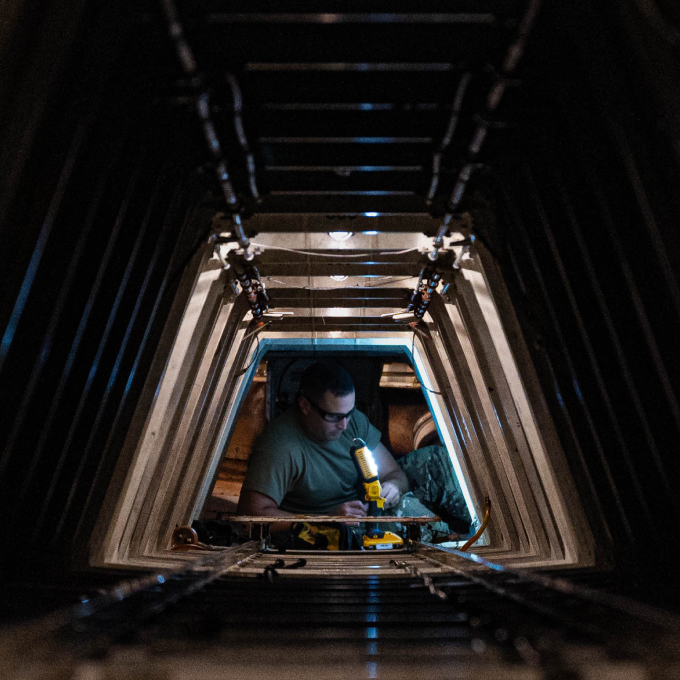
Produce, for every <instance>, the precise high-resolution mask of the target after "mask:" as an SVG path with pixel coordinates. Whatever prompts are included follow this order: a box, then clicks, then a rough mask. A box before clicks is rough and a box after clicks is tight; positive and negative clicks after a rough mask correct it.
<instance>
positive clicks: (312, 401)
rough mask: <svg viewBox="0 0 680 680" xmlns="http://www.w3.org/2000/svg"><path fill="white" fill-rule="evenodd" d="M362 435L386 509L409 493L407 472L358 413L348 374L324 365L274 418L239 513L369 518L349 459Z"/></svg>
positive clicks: (308, 373)
mask: <svg viewBox="0 0 680 680" xmlns="http://www.w3.org/2000/svg"><path fill="white" fill-rule="evenodd" d="M355 437H361V439H363V440H364V441H365V442H366V444H367V446H368V448H369V449H370V450H371V451H372V453H373V457H374V458H375V461H376V463H377V465H378V470H379V474H380V483H381V485H382V493H383V497H384V498H385V506H386V508H390V507H394V506H396V505H397V504H398V503H399V500H400V498H401V496H402V495H403V494H404V493H406V492H407V491H408V488H409V485H408V480H407V478H406V475H405V474H404V473H403V472H402V470H401V468H400V467H399V466H398V465H397V463H396V461H395V460H394V458H393V457H392V455H391V454H390V452H389V451H388V450H387V449H386V448H385V447H384V446H383V445H382V444H381V443H380V432H378V430H377V429H376V428H375V427H373V425H371V424H370V423H369V421H368V418H367V417H366V416H365V415H364V414H363V413H361V412H359V411H357V410H356V408H355V394H354V385H353V383H352V378H351V377H350V375H349V373H348V372H347V371H346V370H345V369H344V368H343V367H342V366H340V365H339V364H338V363H336V362H334V361H328V360H325V361H319V362H316V363H314V364H312V365H311V366H309V367H308V368H307V369H305V371H304V372H303V374H302V380H301V381H300V394H299V397H298V403H297V406H296V407H294V408H291V409H289V410H288V411H287V412H285V413H283V414H282V415H281V416H279V417H278V418H276V419H274V420H273V421H272V422H271V423H270V424H269V425H268V426H267V427H266V428H265V430H264V432H263V433H262V434H261V435H260V437H259V438H258V440H257V441H256V443H255V446H254V449H253V452H252V454H251V456H250V459H249V461H248V471H247V472H246V476H245V479H244V481H243V487H242V489H241V496H240V499H239V504H238V514H240V515H250V516H258V517H260V516H265V517H290V516H291V515H299V514H319V513H321V514H329V515H341V516H343V517H351V518H359V517H365V516H366V512H367V510H368V506H367V504H366V503H364V502H362V501H361V500H358V499H359V498H360V497H363V491H362V488H363V487H362V486H361V483H360V480H359V476H358V473H357V470H356V467H355V465H354V461H353V460H352V456H351V454H350V446H351V443H352V440H353V439H354V438H355Z"/></svg>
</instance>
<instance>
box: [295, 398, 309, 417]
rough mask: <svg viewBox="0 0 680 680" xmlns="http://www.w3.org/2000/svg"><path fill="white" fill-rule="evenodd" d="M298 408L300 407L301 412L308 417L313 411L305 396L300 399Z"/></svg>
mask: <svg viewBox="0 0 680 680" xmlns="http://www.w3.org/2000/svg"><path fill="white" fill-rule="evenodd" d="M298 406H299V407H300V410H301V411H302V413H304V415H306V416H308V415H309V413H310V411H311V410H312V407H311V405H310V403H309V402H308V401H307V398H306V397H305V395H304V394H301V395H300V396H299V397H298Z"/></svg>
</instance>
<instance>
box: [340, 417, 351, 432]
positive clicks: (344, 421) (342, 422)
mask: <svg viewBox="0 0 680 680" xmlns="http://www.w3.org/2000/svg"><path fill="white" fill-rule="evenodd" d="M348 425H349V416H348V417H347V418H343V419H342V420H339V421H338V430H346V429H347V426H348Z"/></svg>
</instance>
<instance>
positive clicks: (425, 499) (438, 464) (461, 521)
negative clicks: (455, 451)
mask: <svg viewBox="0 0 680 680" xmlns="http://www.w3.org/2000/svg"><path fill="white" fill-rule="evenodd" d="M398 464H399V466H400V467H401V469H402V470H403V471H404V474H405V475H406V477H407V478H408V481H409V485H410V487H411V491H412V492H413V495H414V496H415V497H416V498H417V499H418V500H419V501H420V502H421V503H422V504H423V505H424V506H425V507H426V508H428V509H429V510H431V511H432V512H435V513H436V514H438V515H439V516H440V517H441V518H442V519H443V520H444V521H445V522H446V523H447V524H448V525H449V527H450V528H451V530H452V531H454V532H457V533H460V534H465V533H468V532H469V531H470V523H471V521H472V520H471V517H470V513H469V512H468V509H467V505H466V504H465V498H464V497H463V492H462V491H461V488H460V485H459V484H458V480H457V479H456V475H455V474H454V472H453V464H452V463H451V459H450V458H449V454H448V452H447V450H446V449H445V448H444V447H443V446H426V447H425V448H422V449H417V450H415V451H412V452H411V453H409V454H407V455H406V456H404V457H403V458H401V459H400V460H399V461H398Z"/></svg>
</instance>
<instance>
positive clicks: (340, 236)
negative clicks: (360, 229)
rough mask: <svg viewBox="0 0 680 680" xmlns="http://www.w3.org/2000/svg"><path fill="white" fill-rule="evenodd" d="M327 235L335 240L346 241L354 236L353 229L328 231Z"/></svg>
mask: <svg viewBox="0 0 680 680" xmlns="http://www.w3.org/2000/svg"><path fill="white" fill-rule="evenodd" d="M328 235H329V236H330V237H331V238H332V239H335V240H336V241H346V240H347V239H348V238H352V236H354V232H353V231H329V232H328Z"/></svg>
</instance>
